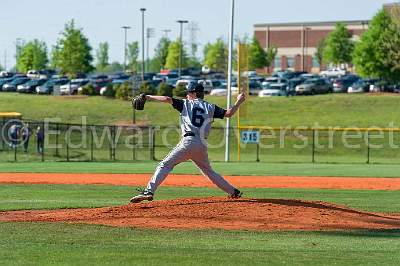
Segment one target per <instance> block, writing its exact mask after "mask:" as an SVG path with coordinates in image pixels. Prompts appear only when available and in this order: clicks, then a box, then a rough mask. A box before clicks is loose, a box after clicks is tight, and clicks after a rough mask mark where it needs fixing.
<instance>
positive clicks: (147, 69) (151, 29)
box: [146, 28, 155, 72]
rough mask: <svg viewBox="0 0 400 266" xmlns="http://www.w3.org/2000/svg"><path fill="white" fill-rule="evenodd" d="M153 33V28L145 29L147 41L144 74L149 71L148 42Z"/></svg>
mask: <svg viewBox="0 0 400 266" xmlns="http://www.w3.org/2000/svg"><path fill="white" fill-rule="evenodd" d="M154 32H155V30H154V29H153V28H147V29H146V40H147V44H146V46H147V47H146V72H148V71H149V50H150V49H149V40H150V38H153V37H154Z"/></svg>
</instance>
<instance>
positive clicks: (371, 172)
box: [0, 162, 400, 177]
mask: <svg viewBox="0 0 400 266" xmlns="http://www.w3.org/2000/svg"><path fill="white" fill-rule="evenodd" d="M212 165H213V168H214V169H215V170H216V171H217V172H219V173H221V174H223V175H264V176H345V177H347V176H348V177H351V176H354V177H400V174H399V173H400V165H382V164H369V165H366V164H310V163H250V162H242V163H225V162H215V163H212ZM156 166H157V163H156V162H134V163H113V162H108V163H104V162H97V163H96V162H95V163H92V162H70V163H66V162H44V163H40V162H30V163H29V162H28V163H27V162H18V163H2V164H0V172H26V173H29V172H32V173H115V174H117V173H121V174H124V173H128V174H129V173H138V174H142V173H143V174H146V173H149V174H150V173H153V171H154V169H155V167H156ZM173 173H175V174H196V173H197V174H200V172H199V170H198V169H197V167H196V166H194V164H193V163H191V162H187V163H182V164H179V165H178V166H176V167H175V169H174V171H173Z"/></svg>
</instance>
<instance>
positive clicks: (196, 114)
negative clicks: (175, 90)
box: [172, 98, 226, 139]
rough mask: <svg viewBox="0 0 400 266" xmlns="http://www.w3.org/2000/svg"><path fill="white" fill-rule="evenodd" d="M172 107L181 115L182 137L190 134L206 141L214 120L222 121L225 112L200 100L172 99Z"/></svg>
mask: <svg viewBox="0 0 400 266" xmlns="http://www.w3.org/2000/svg"><path fill="white" fill-rule="evenodd" d="M172 106H173V107H174V108H175V109H176V110H178V111H179V112H180V113H181V117H180V125H181V130H182V136H184V135H185V134H188V133H189V134H192V135H193V136H195V137H200V138H201V139H206V138H207V137H208V135H209V133H210V129H211V124H212V122H213V120H214V118H220V119H223V118H224V117H225V113H226V110H224V109H222V108H221V107H218V106H217V105H215V104H211V103H208V102H207V101H204V100H202V99H195V100H187V99H182V100H181V99H175V98H172Z"/></svg>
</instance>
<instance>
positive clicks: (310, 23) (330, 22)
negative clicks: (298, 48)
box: [253, 20, 371, 28]
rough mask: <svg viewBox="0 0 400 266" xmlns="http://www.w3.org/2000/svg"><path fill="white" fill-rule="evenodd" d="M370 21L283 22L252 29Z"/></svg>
mask: <svg viewBox="0 0 400 266" xmlns="http://www.w3.org/2000/svg"><path fill="white" fill-rule="evenodd" d="M370 21H371V20H344V21H314V22H285V23H260V24H254V25H253V26H254V28H261V27H296V26H335V25H336V24H337V23H339V22H340V23H344V24H346V25H365V24H369V22H370Z"/></svg>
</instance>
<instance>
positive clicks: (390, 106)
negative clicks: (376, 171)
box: [0, 93, 400, 163]
mask: <svg viewBox="0 0 400 266" xmlns="http://www.w3.org/2000/svg"><path fill="white" fill-rule="evenodd" d="M399 99H400V98H398V96H397V95H396V94H393V95H371V94H365V95H346V94H345V95H343V94H329V95H321V96H313V97H293V98H286V97H272V98H267V99H266V98H262V99H261V98H257V97H251V98H250V100H249V102H248V106H247V114H248V115H247V116H242V118H243V119H242V121H241V125H268V126H273V127H289V126H291V127H292V128H295V127H296V126H316V125H319V126H324V127H373V126H379V127H389V126H394V127H400V117H399V116H398V115H397V114H398V113H399V111H400V105H399V104H398V103H399ZM209 100H210V101H211V102H215V103H218V104H220V105H221V106H224V105H225V104H224V99H223V98H221V97H209ZM129 105H130V103H129V102H126V101H121V100H112V99H106V98H104V97H80V96H79V97H52V96H38V95H21V94H16V93H0V106H1V109H0V111H19V112H21V113H22V114H23V115H24V118H26V119H33V120H42V119H44V118H46V117H50V118H59V120H56V121H58V122H62V123H81V122H82V121H81V118H82V116H86V117H87V123H89V124H90V123H94V124H101V125H104V124H114V123H116V124H130V123H131V116H132V112H131V107H130V106H129ZM249 114H251V115H249ZM137 119H138V121H139V123H140V124H151V125H154V126H159V127H163V126H176V125H177V124H178V115H177V114H176V111H174V110H173V109H172V108H171V107H170V106H168V105H159V104H156V103H150V104H149V105H148V106H147V107H146V111H144V112H137ZM224 123H225V122H224V121H223V120H216V121H215V123H214V130H213V131H212V132H211V134H210V137H209V138H208V142H209V144H210V149H209V154H210V159H211V160H212V161H222V160H223V159H224V131H223V130H222V129H217V128H216V127H220V128H222V127H224V125H225V124H224ZM232 123H233V124H232V125H233V126H235V123H236V118H234V119H232ZM52 130H55V128H53V129H52ZM66 131H67V128H66V127H65V128H64V129H62V133H61V134H60V136H57V140H56V135H55V134H52V135H49V137H48V139H49V143H51V144H55V143H58V144H61V145H62V147H61V148H60V149H59V150H57V151H56V150H55V149H51V148H49V149H46V154H45V160H48V161H66V160H67V154H68V157H69V160H71V161H89V160H91V159H92V158H91V147H92V143H91V137H90V133H88V134H87V135H86V137H83V136H82V134H81V132H80V131H76V130H75V131H73V133H72V134H71V136H69V137H66V134H65V132H66ZM155 132H156V133H155V146H156V147H155V151H154V152H155V157H156V158H157V159H162V158H163V157H164V156H165V155H166V154H167V153H168V151H169V149H170V148H171V147H172V146H173V145H175V144H176V143H177V142H178V139H179V133H178V132H177V131H176V130H174V129H168V130H164V129H159V130H156V131H155ZM281 133H282V131H263V132H262V134H261V135H262V137H261V144H260V147H261V148H260V155H259V159H260V160H261V161H263V162H271V163H274V162H295V163H298V162H302V163H304V162H312V160H313V157H312V154H313V153H312V151H313V149H312V143H313V135H312V132H311V131H300V132H299V134H301V135H302V136H303V137H304V139H303V137H302V138H299V137H298V136H294V135H293V134H292V133H291V132H287V133H285V134H284V137H280V136H281ZM96 134H98V136H99V139H100V136H101V135H102V134H104V131H103V128H101V127H99V128H98V129H97V133H96ZM132 134H133V131H130V130H129V129H126V130H122V131H121V134H120V135H119V139H118V143H117V145H116V160H118V161H128V160H134V159H135V160H149V158H150V157H151V152H150V149H149V147H148V143H149V141H150V140H149V139H150V138H149V136H148V132H146V131H144V132H143V133H141V134H140V136H142V137H141V138H140V137H138V139H136V143H143V147H142V148H136V151H133V148H129V147H127V146H126V145H125V144H126V143H131V142H132ZM233 134H234V135H235V134H238V132H236V131H235V132H234V133H233ZM370 135H371V137H370V141H369V143H370V145H374V146H376V145H381V147H380V148H370V150H369V153H368V149H367V144H366V140H365V139H366V138H367V136H366V133H365V132H363V133H361V132H360V134H359V136H358V137H357V136H356V137H352V136H350V137H347V135H346V139H347V141H346V142H347V143H348V144H347V145H345V143H344V141H343V132H335V133H334V135H332V137H330V135H329V133H327V132H319V133H318V136H317V138H316V139H317V142H318V144H319V145H317V147H316V148H315V149H314V162H318V163H365V162H367V161H368V154H369V162H371V163H400V148H399V147H397V148H396V147H395V148H393V147H392V146H391V144H390V143H393V144H394V145H397V146H399V145H398V143H400V134H399V133H398V132H395V133H394V134H393V136H390V134H389V133H385V134H384V135H382V137H381V138H379V136H378V135H374V133H370ZM329 138H331V140H329ZM104 139H105V141H104V142H103V143H102V144H101V145H100V146H97V145H96V147H95V148H94V151H93V160H95V161H107V160H110V140H109V139H108V138H104ZM282 141H283V142H282ZM34 142H35V140H34V138H32V143H33V144H31V145H30V150H29V153H28V155H25V154H24V153H23V152H22V148H21V149H20V150H19V151H18V154H17V160H18V161H40V160H41V157H40V156H38V154H37V153H36V151H35V147H34ZM66 143H70V144H71V143H72V144H73V145H75V144H80V143H81V144H82V145H81V146H80V147H79V148H72V147H70V148H69V150H68V151H67V148H66V146H67V144H66ZM282 143H284V144H283V145H282ZM330 143H332V147H329V145H330ZM303 144H304V147H303V148H296V145H300V146H302V145H303ZM321 145H323V146H321ZM349 145H358V147H355V148H351V149H350V148H348V146H349ZM346 146H347V147H346ZM1 149H3V147H1ZM231 151H232V158H233V159H234V160H236V158H237V142H236V135H235V136H233V138H232V141H231ZM241 154H242V156H241V160H242V161H256V146H255V145H246V146H245V147H244V146H243V145H242V148H241ZM0 160H1V161H14V152H13V151H11V150H9V149H7V147H6V148H5V152H0Z"/></svg>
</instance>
